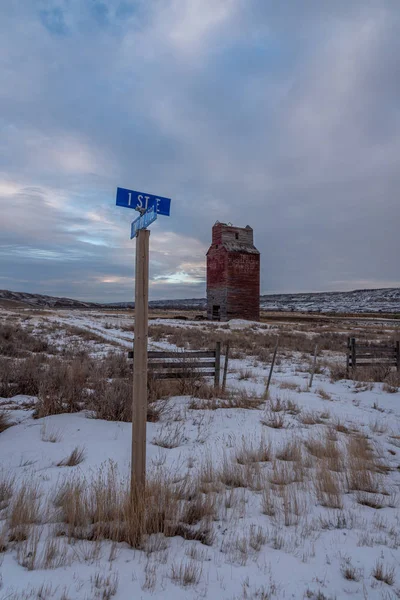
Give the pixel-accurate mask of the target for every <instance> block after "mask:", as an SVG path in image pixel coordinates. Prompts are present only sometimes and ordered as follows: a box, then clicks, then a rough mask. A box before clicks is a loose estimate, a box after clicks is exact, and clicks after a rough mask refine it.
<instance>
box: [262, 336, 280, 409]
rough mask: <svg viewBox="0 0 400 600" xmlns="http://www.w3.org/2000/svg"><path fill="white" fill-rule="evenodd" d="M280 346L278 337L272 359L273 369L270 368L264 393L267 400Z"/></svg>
mask: <svg viewBox="0 0 400 600" xmlns="http://www.w3.org/2000/svg"><path fill="white" fill-rule="evenodd" d="M278 344H279V337H278V338H277V340H276V344H275V349H274V355H273V357H272V363H271V368H270V370H269V375H268V382H267V387H266V388H265V393H264V396H265V398H268V390H269V384H270V383H271V378H272V372H273V370H274V365H275V359H276V353H277V352H278Z"/></svg>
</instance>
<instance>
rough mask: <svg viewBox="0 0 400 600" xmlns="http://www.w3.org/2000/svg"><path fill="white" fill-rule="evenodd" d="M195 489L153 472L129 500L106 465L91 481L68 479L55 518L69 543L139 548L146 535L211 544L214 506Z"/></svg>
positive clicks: (57, 499)
mask: <svg viewBox="0 0 400 600" xmlns="http://www.w3.org/2000/svg"><path fill="white" fill-rule="evenodd" d="M197 489H198V488H197V482H196V484H195V485H194V484H193V482H190V481H189V480H188V479H185V480H183V481H181V482H178V483H174V482H173V481H172V480H170V479H168V478H167V477H165V476H163V475H162V474H155V475H154V476H153V477H150V478H149V479H148V481H147V484H146V489H145V491H144V492H138V491H137V492H136V494H135V500H134V501H133V502H132V501H131V499H130V493H129V489H128V485H127V482H125V481H124V480H121V479H120V477H119V475H118V472H117V470H116V468H115V466H114V465H110V466H109V467H108V468H107V469H103V470H102V471H100V472H99V473H98V475H97V476H96V477H94V478H93V479H92V480H91V481H90V482H87V481H84V480H79V479H76V478H75V479H72V480H66V481H65V482H64V484H63V485H62V486H61V487H60V488H59V490H58V492H57V494H55V496H54V503H55V506H56V509H57V512H56V516H55V518H56V520H58V521H59V523H60V525H59V533H60V534H64V535H67V536H68V537H69V538H70V539H82V540H85V539H86V540H91V541H100V540H102V539H109V540H113V541H116V542H122V541H124V542H127V543H128V544H129V545H131V546H133V547H143V544H144V542H145V540H146V538H147V537H148V536H151V535H154V534H162V535H164V536H165V537H173V536H175V535H180V536H182V537H183V538H184V539H192V540H199V541H201V542H202V543H205V544H209V543H211V540H212V529H211V526H210V520H211V519H212V518H213V516H214V514H215V512H214V511H217V502H216V501H212V500H207V499H204V498H202V499H200V498H199V494H200V493H201V492H200V491H198V492H197V491H196V490H197ZM188 521H189V522H190V523H189V524H188ZM193 523H196V526H195V527H194V526H193Z"/></svg>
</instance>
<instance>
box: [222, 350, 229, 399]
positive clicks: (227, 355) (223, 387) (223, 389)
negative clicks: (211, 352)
mask: <svg viewBox="0 0 400 600" xmlns="http://www.w3.org/2000/svg"><path fill="white" fill-rule="evenodd" d="M228 360H229V340H228V341H227V342H226V349H225V362H224V374H223V377H222V391H223V392H225V386H226V376H227V374H228Z"/></svg>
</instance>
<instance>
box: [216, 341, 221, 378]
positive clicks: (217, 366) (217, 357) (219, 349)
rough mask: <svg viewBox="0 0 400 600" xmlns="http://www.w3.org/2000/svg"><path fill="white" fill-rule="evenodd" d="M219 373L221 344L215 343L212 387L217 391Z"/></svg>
mask: <svg viewBox="0 0 400 600" xmlns="http://www.w3.org/2000/svg"><path fill="white" fill-rule="evenodd" d="M220 373H221V342H217V343H216V344H215V379H214V387H215V389H217V390H218V389H219V380H220Z"/></svg>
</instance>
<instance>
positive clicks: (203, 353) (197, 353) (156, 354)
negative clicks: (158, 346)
mask: <svg viewBox="0 0 400 600" xmlns="http://www.w3.org/2000/svg"><path fill="white" fill-rule="evenodd" d="M133 355H134V353H133V352H132V350H130V351H129V352H128V358H133ZM147 356H148V357H149V358H176V359H179V360H187V359H190V358H193V357H194V358H215V350H193V352H191V351H189V352H164V350H149V352H148V354H147Z"/></svg>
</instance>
